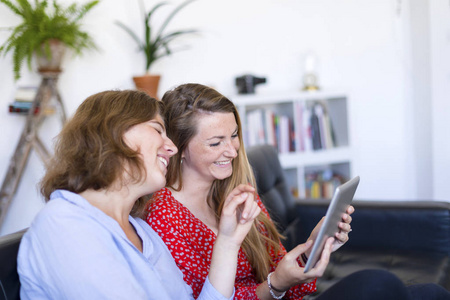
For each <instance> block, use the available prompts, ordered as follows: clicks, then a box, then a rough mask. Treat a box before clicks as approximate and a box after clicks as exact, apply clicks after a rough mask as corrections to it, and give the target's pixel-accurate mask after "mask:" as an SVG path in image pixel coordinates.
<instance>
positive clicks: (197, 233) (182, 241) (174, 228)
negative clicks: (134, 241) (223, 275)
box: [147, 188, 316, 299]
mask: <svg viewBox="0 0 450 300" xmlns="http://www.w3.org/2000/svg"><path fill="white" fill-rule="evenodd" d="M256 201H257V203H258V205H259V206H260V207H261V209H262V211H263V212H264V213H265V214H266V215H267V216H269V214H268V212H267V209H266V208H265V206H264V205H263V203H262V202H261V199H260V198H259V196H258V197H257V199H256ZM147 223H148V224H149V225H150V226H151V227H152V228H153V229H154V230H155V232H156V233H157V234H159V236H160V237H161V238H162V239H163V241H164V242H165V244H166V245H167V248H168V249H169V251H170V253H171V254H172V256H173V258H174V259H175V262H176V264H177V266H178V267H179V268H180V270H181V271H182V272H183V275H184V281H185V282H186V283H187V284H188V285H190V286H191V287H192V290H193V293H194V297H195V298H197V297H198V295H199V293H200V291H201V290H202V287H203V283H204V282H205V280H206V276H207V275H208V273H209V266H210V265H211V256H212V251H213V246H214V242H215V239H216V235H215V233H214V232H213V231H212V230H211V229H210V228H209V227H208V226H206V225H205V224H204V223H203V222H202V221H201V220H199V219H198V218H196V217H195V216H194V215H193V214H192V213H191V212H190V211H189V210H188V209H187V208H186V207H185V206H184V205H183V204H181V203H180V202H178V201H177V200H176V199H175V198H174V197H173V195H172V193H171V191H170V190H169V189H167V188H163V189H162V190H160V191H158V192H157V193H155V194H154V195H153V199H152V201H151V204H150V206H149V207H148V215H147ZM262 232H263V233H264V234H267V232H266V230H265V228H264V227H262ZM280 245H281V244H280ZM285 254H286V250H285V248H284V247H283V246H282V245H281V251H280V253H278V255H276V254H275V253H274V252H273V251H271V255H272V258H273V259H274V261H275V263H276V264H278V262H279V261H280V260H281V259H282V258H283V256H284V255H285ZM299 263H300V264H301V261H300V260H299ZM272 271H273V270H272ZM259 284H260V283H259V282H258V281H257V280H256V277H255V276H254V275H253V273H252V267H251V265H250V263H249V261H248V260H247V257H246V255H245V253H244V252H243V250H242V249H241V250H239V254H238V266H237V272H236V280H235V289H236V291H235V299H258V297H257V295H256V288H257V287H258V285H259ZM315 291H316V280H314V281H312V282H310V283H304V284H301V285H297V286H294V287H291V289H289V291H287V293H286V296H285V297H284V299H302V297H303V296H305V295H309V294H311V293H313V292H315Z"/></svg>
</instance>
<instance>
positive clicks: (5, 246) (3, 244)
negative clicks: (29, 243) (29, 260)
mask: <svg viewBox="0 0 450 300" xmlns="http://www.w3.org/2000/svg"><path fill="white" fill-rule="evenodd" d="M25 231H26V230H25V229H24V230H21V231H18V232H15V233H12V234H8V235H5V236H2V237H0V300H4V299H6V300H16V299H20V297H19V290H20V282H19V275H18V274H17V252H18V251H19V244H20V240H21V239H22V236H23V234H24V233H25Z"/></svg>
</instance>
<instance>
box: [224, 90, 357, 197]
mask: <svg viewBox="0 0 450 300" xmlns="http://www.w3.org/2000/svg"><path fill="white" fill-rule="evenodd" d="M230 99H232V100H233V102H234V103H235V105H236V106H237V108H238V110H239V114H240V116H241V121H242V126H243V135H244V143H245V146H246V147H250V146H253V145H257V144H263V143H266V144H272V145H273V146H275V147H276V148H277V149H278V153H279V158H280V163H281V166H282V167H283V169H284V171H285V175H286V179H287V181H288V184H289V186H290V188H291V191H292V193H293V194H294V196H295V197H299V198H330V197H331V196H332V193H333V192H334V189H335V188H336V186H337V185H339V184H340V183H342V182H344V181H347V180H349V179H350V178H351V164H352V155H351V144H350V137H349V124H348V100H349V97H348V95H347V94H346V93H345V92H341V91H316V92H285V93H276V94H261V95H259V94H251V95H235V96H233V97H230Z"/></svg>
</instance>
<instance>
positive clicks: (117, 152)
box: [40, 90, 163, 216]
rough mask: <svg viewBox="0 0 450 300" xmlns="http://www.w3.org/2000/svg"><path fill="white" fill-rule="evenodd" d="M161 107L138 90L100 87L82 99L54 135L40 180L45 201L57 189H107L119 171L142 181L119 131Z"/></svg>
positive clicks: (137, 205) (136, 160)
mask: <svg viewBox="0 0 450 300" xmlns="http://www.w3.org/2000/svg"><path fill="white" fill-rule="evenodd" d="M162 112H163V105H162V102H161V101H157V100H156V99H154V98H151V97H150V96H148V95H147V94H146V93H144V92H140V91H133V90H125V91H105V92H101V93H98V94H95V95H92V96H90V97H88V98H87V99H86V100H84V101H83V103H82V104H81V105H80V106H79V107H78V109H77V111H76V112H75V114H74V116H73V117H72V118H71V119H70V120H69V121H68V122H67V123H66V124H65V125H64V127H63V129H62V130H61V132H60V134H59V135H58V137H57V140H56V144H55V154H54V156H53V157H52V159H51V161H50V162H49V163H48V164H47V170H46V174H45V175H44V177H43V179H42V180H41V183H40V185H41V193H42V195H43V196H44V197H45V200H46V201H49V200H50V194H51V193H52V192H53V191H55V190H57V189H65V190H68V191H71V192H74V193H81V192H83V191H85V190H87V189H94V190H100V189H108V188H109V187H111V185H112V184H113V183H115V182H117V181H119V182H120V184H124V182H123V180H124V178H123V174H124V172H128V174H129V175H130V180H131V181H133V182H139V181H140V180H142V178H144V177H145V176H146V173H145V168H144V166H143V162H142V159H141V158H140V157H139V153H138V152H137V151H135V150H133V149H131V148H130V147H128V146H127V145H126V143H125V141H124V139H123V136H124V133H125V132H126V131H127V130H128V129H130V128H131V127H132V126H134V125H137V124H140V123H143V122H146V121H149V120H152V119H154V118H155V117H156V116H157V115H161V114H162ZM127 170H128V171H127ZM147 199H148V196H146V197H141V198H140V199H139V200H138V201H136V203H135V205H134V207H133V210H132V212H131V214H132V215H133V216H135V215H138V214H139V213H140V212H141V211H142V210H143V209H144V206H145V202H146V200H147Z"/></svg>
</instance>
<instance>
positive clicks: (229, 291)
mask: <svg viewBox="0 0 450 300" xmlns="http://www.w3.org/2000/svg"><path fill="white" fill-rule="evenodd" d="M254 191H255V190H254V188H253V187H251V186H249V185H243V184H242V185H239V186H238V187H237V188H235V189H234V190H233V191H232V192H231V194H230V195H229V196H228V197H227V199H226V200H225V204H224V207H223V210H222V216H221V220H220V224H219V233H218V235H217V238H216V242H215V244H214V251H213V254H212V259H211V268H210V271H209V276H208V277H209V280H210V281H211V284H212V285H213V286H214V287H215V288H216V289H217V290H218V291H219V292H220V293H221V294H223V295H224V296H226V297H231V296H232V295H233V291H234V281H235V278H236V269H237V263H238V262H237V258H238V252H239V249H240V247H241V244H242V241H243V240H244V238H245V236H246V235H247V233H248V231H249V230H250V228H251V226H252V223H253V221H254V219H255V218H256V217H257V216H258V215H259V213H260V212H261V209H260V208H259V206H258V204H257V203H256V202H255V201H254Z"/></svg>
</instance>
